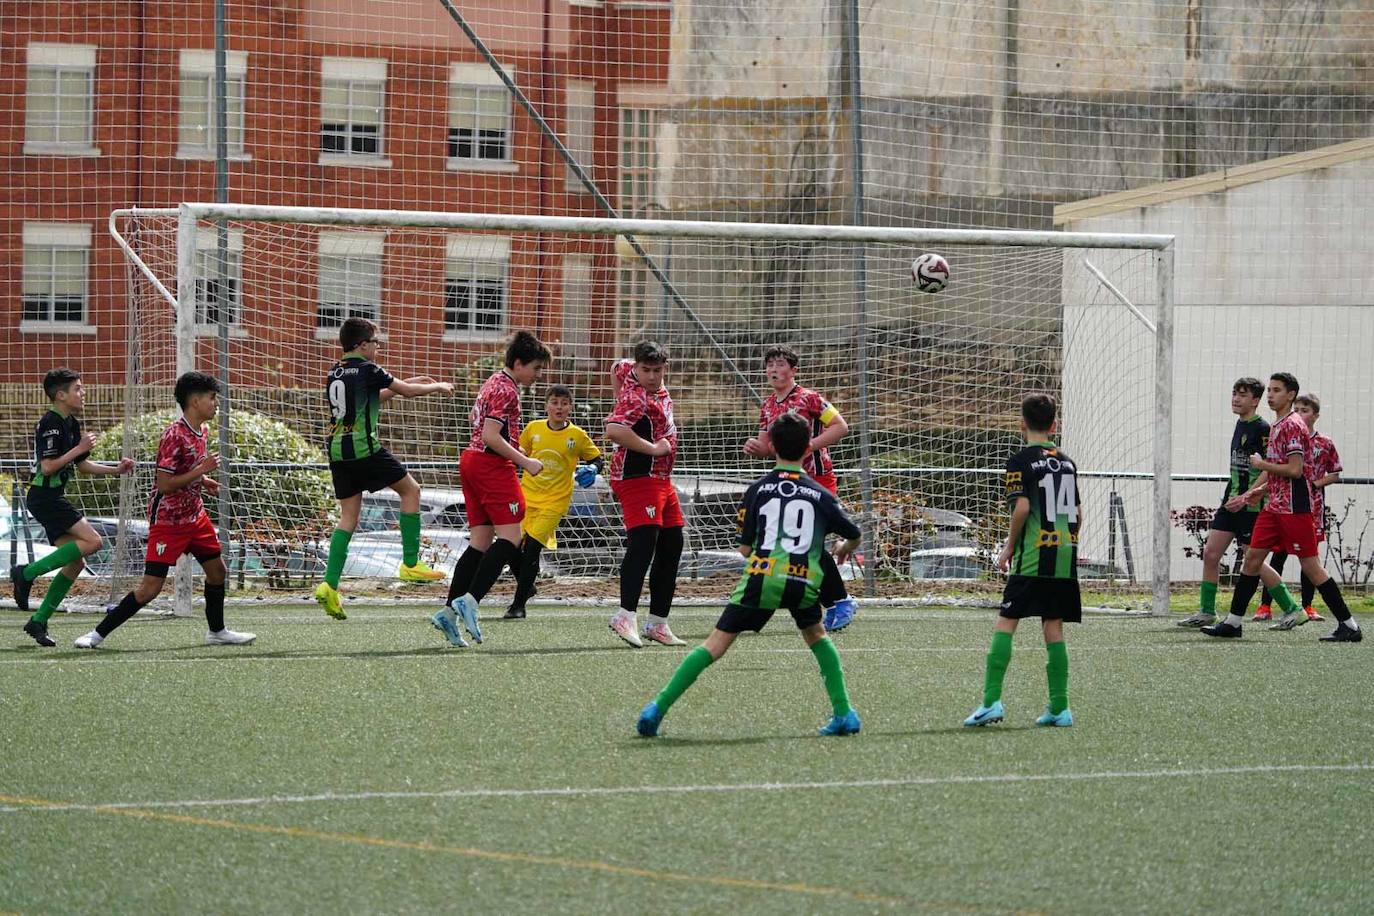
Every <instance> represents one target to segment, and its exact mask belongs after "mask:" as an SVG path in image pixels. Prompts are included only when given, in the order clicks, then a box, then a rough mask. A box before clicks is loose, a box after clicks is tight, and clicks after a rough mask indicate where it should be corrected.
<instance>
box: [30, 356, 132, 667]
mask: <svg viewBox="0 0 1374 916" xmlns="http://www.w3.org/2000/svg"><path fill="white" fill-rule="evenodd" d="M43 393H44V394H46V395H47V396H48V400H50V401H51V402H52V407H50V408H49V409H48V412H47V413H45V414H43V418H42V419H41V420H39V421H38V428H37V429H35V430H34V444H33V478H32V480H31V481H30V483H29V493H28V499H27V505H28V510H29V514H30V515H32V516H33V517H34V518H35V519H37V520H38V523H39V524H40V525H42V526H43V530H44V531H45V532H46V533H47V535H48V543H49V544H52V545H53V546H54V547H56V548H57V549H56V550H54V551H53V552H52V553H50V554H48V555H47V556H46V557H43V558H42V559H38V560H34V561H33V562H32V563H30V564H29V565H27V566H15V567H14V568H12V569H11V570H10V581H11V582H12V583H13V584H14V601H15V603H16V604H18V605H19V610H21V611H27V610H28V609H29V590H30V589H32V588H33V582H34V580H35V579H37V578H38V577H39V576H41V575H44V574H45V573H49V572H52V571H53V570H54V569H58V567H61V570H60V571H59V572H58V574H57V575H56V576H54V577H53V580H52V584H51V585H49V586H48V591H47V594H45V595H44V596H43V603H42V604H41V605H39V607H38V610H37V611H36V612H34V615H33V616H32V617H31V618H29V620H28V622H27V623H25V624H24V632H25V633H27V634H29V636H31V637H33V641H34V642H36V643H38V644H39V645H40V646H46V647H49V648H51V647H52V646H55V645H57V642H56V641H55V640H54V639H53V638H52V637H51V636H49V635H48V618H49V617H51V616H52V615H53V612H55V611H56V610H57V608H58V606H59V605H60V604H61V603H62V599H63V598H65V597H66V596H67V590H68V589H70V588H71V587H72V584H73V583H74V582H76V577H77V576H79V575H81V570H82V568H83V567H84V566H85V563H84V562H83V560H84V558H85V557H89V556H90V555H91V554H93V553H95V552H96V551H98V550H99V549H100V548H101V546H102V545H103V542H102V541H101V539H100V535H99V534H98V533H97V532H96V530H95V529H94V528H92V527H91V523H90V522H88V521H86V518H85V516H83V515H82V514H81V513H80V511H78V510H77V508H76V507H75V506H73V505H72V504H71V503H70V502H68V501H67V495H66V489H67V484H68V482H70V481H71V479H72V477H73V476H74V475H75V473H76V471H78V470H80V471H82V472H84V473H86V474H127V473H129V472H130V471H131V470H133V468H134V462H133V459H132V458H121V459H120V461H119V464H117V465H115V464H101V463H99V462H96V461H92V460H90V453H91V448H92V446H94V445H95V436H94V435H93V434H92V433H82V432H81V420H80V419H79V418H80V416H81V413H82V411H83V410H84V409H85V407H86V389H85V386H84V385H82V383H81V376H80V374H78V373H77V372H74V371H73V370H71V369H67V368H65V367H63V368H60V369H53V370H52V371H51V372H49V373H48V374H47V375H46V376H44V377H43Z"/></svg>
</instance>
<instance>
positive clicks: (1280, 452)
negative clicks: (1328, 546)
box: [1265, 411, 1313, 515]
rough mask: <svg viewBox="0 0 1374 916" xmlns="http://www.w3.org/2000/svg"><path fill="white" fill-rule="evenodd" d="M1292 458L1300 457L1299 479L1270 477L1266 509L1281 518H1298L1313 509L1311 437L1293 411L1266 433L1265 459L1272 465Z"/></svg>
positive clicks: (1304, 424) (1274, 475)
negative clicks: (1310, 468) (1301, 470)
mask: <svg viewBox="0 0 1374 916" xmlns="http://www.w3.org/2000/svg"><path fill="white" fill-rule="evenodd" d="M1293 455H1301V456H1302V468H1303V472H1302V475H1301V476H1299V477H1283V476H1280V475H1278V474H1269V475H1267V476H1266V477H1265V480H1266V481H1268V488H1269V499H1268V502H1267V503H1266V505H1265V508H1266V509H1268V510H1269V511H1270V512H1277V513H1279V514H1280V515H1301V514H1304V513H1310V512H1311V511H1312V509H1313V505H1312V478H1311V477H1310V476H1309V474H1310V473H1311V472H1310V471H1309V465H1311V464H1312V434H1311V433H1310V432H1309V431H1308V429H1307V424H1306V423H1304V422H1303V420H1302V417H1301V416H1299V415H1298V412H1297V411H1293V412H1292V413H1290V414H1289V415H1288V416H1286V417H1284V418H1283V419H1282V420H1280V421H1278V422H1277V423H1275V424H1274V425H1273V427H1271V428H1270V430H1269V448H1268V450H1267V451H1266V452H1265V458H1266V459H1267V460H1269V461H1272V462H1273V463H1274V464H1287V463H1288V459H1289V458H1290V457H1291V456H1293Z"/></svg>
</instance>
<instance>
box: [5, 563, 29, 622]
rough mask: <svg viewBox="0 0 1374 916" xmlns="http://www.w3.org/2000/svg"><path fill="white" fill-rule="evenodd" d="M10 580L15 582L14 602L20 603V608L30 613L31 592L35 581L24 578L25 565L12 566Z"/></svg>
mask: <svg viewBox="0 0 1374 916" xmlns="http://www.w3.org/2000/svg"><path fill="white" fill-rule="evenodd" d="M10 582H11V583H13V584H14V603H15V604H17V605H19V610H21V611H24V612H25V613H28V610H29V592H30V591H32V590H33V583H32V582H30V581H29V580H28V579H25V578H24V567H22V566H11V567H10Z"/></svg>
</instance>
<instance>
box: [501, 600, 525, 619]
mask: <svg viewBox="0 0 1374 916" xmlns="http://www.w3.org/2000/svg"><path fill="white" fill-rule="evenodd" d="M501 619H502V620H524V619H525V606H524V605H523V604H518V605H517V604H512V605H511V606H510V607H508V608H506V613H504V614H502V615H501Z"/></svg>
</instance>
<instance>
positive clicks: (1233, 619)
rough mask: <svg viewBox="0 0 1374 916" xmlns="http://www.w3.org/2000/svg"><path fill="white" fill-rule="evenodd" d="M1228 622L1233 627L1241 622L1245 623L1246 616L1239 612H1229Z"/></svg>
mask: <svg viewBox="0 0 1374 916" xmlns="http://www.w3.org/2000/svg"><path fill="white" fill-rule="evenodd" d="M1226 622H1227V623H1229V624H1230V625H1231V626H1233V627H1238V626H1240V625H1241V624H1243V623H1245V618H1244V617H1241V616H1240V615H1239V614H1227V615H1226Z"/></svg>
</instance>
